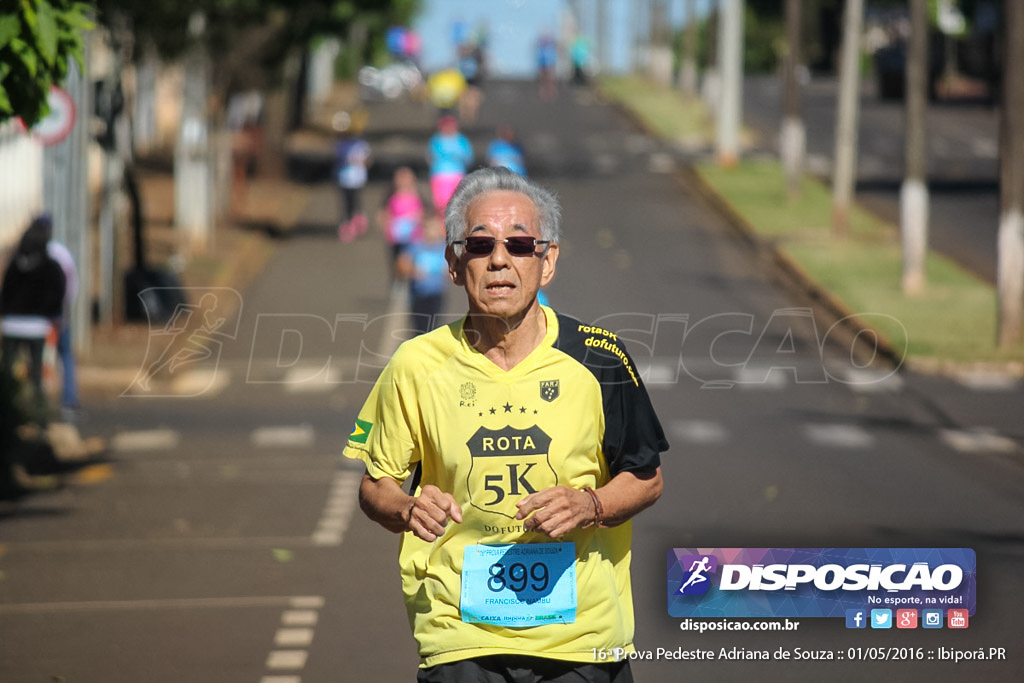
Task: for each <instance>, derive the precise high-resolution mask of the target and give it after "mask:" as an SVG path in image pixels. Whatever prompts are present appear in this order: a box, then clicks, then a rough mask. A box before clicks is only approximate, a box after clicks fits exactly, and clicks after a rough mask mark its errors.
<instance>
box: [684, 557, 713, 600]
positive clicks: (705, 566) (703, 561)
mask: <svg viewBox="0 0 1024 683" xmlns="http://www.w3.org/2000/svg"><path fill="white" fill-rule="evenodd" d="M679 563H680V565H681V566H683V567H689V569H688V570H687V571H686V575H685V576H684V577H683V584H682V585H681V586H680V587H679V594H680V595H704V594H705V593H707V592H708V588H711V580H710V577H709V576H708V574H714V573H715V571H717V569H718V558H717V557H715V556H714V555H686V556H684V557H680V558H679Z"/></svg>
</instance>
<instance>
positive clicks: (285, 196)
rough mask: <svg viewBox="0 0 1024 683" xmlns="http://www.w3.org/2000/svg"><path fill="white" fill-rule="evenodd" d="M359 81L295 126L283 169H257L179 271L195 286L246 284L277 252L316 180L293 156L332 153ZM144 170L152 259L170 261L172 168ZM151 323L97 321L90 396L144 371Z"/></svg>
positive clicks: (87, 359) (85, 371)
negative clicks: (294, 169) (336, 117)
mask: <svg viewBox="0 0 1024 683" xmlns="http://www.w3.org/2000/svg"><path fill="white" fill-rule="evenodd" d="M354 98H355V92H354V89H353V88H352V87H351V86H347V85H344V84H342V85H339V86H338V87H337V88H336V89H335V91H334V92H333V93H332V94H331V95H330V96H329V97H328V98H327V100H326V101H325V102H324V103H322V104H321V105H320V106H319V107H318V108H317V109H316V110H315V111H313V112H312V113H311V116H310V119H311V120H310V122H309V123H308V125H307V126H306V127H304V128H302V129H300V130H298V131H295V132H294V133H291V134H289V136H288V137H287V139H286V141H285V145H284V149H282V150H279V151H278V154H279V155H280V157H281V161H280V163H279V164H277V165H278V167H279V168H281V169H285V170H282V172H281V173H280V174H279V175H278V174H274V173H257V174H256V175H255V176H254V177H250V178H249V179H248V181H247V184H246V188H245V195H244V196H245V200H244V202H243V203H242V204H243V205H242V206H241V207H240V209H239V208H237V207H236V208H235V210H234V211H232V212H230V213H229V215H225V216H223V217H221V218H220V219H219V220H218V222H217V224H216V226H215V227H214V230H213V236H212V240H211V244H210V246H209V248H208V249H207V251H205V252H204V253H201V254H195V255H193V256H191V257H190V258H189V259H188V261H187V263H186V264H185V267H184V270H183V271H182V272H181V273H180V275H179V277H180V280H181V283H182V286H184V287H189V288H210V287H223V288H230V289H234V290H237V291H239V292H241V291H243V290H244V289H245V288H246V286H247V285H248V284H249V283H251V282H252V281H253V279H254V278H255V277H256V276H257V275H258V274H259V273H260V271H261V270H262V268H263V267H264V265H265V264H266V263H267V261H268V259H269V258H270V257H271V256H272V254H273V253H274V248H275V247H274V242H275V239H276V236H280V235H287V233H288V231H289V230H290V229H292V228H293V227H294V226H295V225H296V224H297V222H298V220H299V218H300V216H301V214H302V212H303V211H304V209H305V207H306V205H307V203H308V201H309V197H310V193H311V191H312V186H310V185H303V184H302V183H299V182H295V181H292V180H290V179H289V178H288V177H287V171H286V166H287V159H288V157H289V156H290V155H294V154H310V153H314V154H323V155H329V154H332V153H333V150H332V136H331V135H330V132H329V131H330V116H331V115H332V114H333V113H334V112H335V111H337V110H339V109H349V108H351V107H352V106H354V104H356V101H355V100H354ZM141 166H142V168H141V169H140V171H139V173H138V180H139V186H140V187H139V189H140V194H141V195H142V202H143V210H144V213H145V218H144V225H145V226H146V228H145V229H146V240H147V262H148V263H149V264H151V265H152V266H156V267H161V268H162V267H164V264H166V262H167V260H168V258H169V256H170V255H171V254H172V253H173V251H174V245H175V242H176V240H178V239H179V237H178V235H177V234H176V231H175V228H174V176H173V169H172V168H164V166H165V165H161V164H149V165H146V164H142V165H141ZM150 334H151V330H150V329H149V325H148V324H147V323H145V322H133V323H122V324H115V325H94V326H93V328H92V330H91V342H90V349H89V352H88V353H87V354H86V355H85V356H84V357H82V358H80V360H79V384H80V387H81V392H82V395H83V396H84V397H90V396H110V395H117V394H120V393H121V392H123V391H125V390H126V389H128V388H129V387H130V386H131V385H132V383H133V381H134V380H135V379H136V378H137V376H138V374H139V372H140V369H141V368H142V367H143V362H144V361H145V358H146V352H147V348H148V343H149V338H150Z"/></svg>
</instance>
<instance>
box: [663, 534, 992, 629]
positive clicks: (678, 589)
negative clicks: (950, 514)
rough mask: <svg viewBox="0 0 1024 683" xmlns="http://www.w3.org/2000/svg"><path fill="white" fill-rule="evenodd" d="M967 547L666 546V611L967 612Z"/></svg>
mask: <svg viewBox="0 0 1024 683" xmlns="http://www.w3.org/2000/svg"><path fill="white" fill-rule="evenodd" d="M975 565H976V558H975V553H974V551H973V550H971V549H970V548H674V549H673V550H671V551H670V552H669V553H668V613H669V614H670V615H671V616H674V617H798V616H799V617H847V616H848V615H849V614H850V613H851V610H862V611H864V612H865V613H866V612H869V611H870V610H873V609H875V610H884V609H889V610H896V609H898V608H906V609H914V610H921V609H925V608H935V609H949V608H958V609H962V610H965V611H966V613H967V614H969V615H973V614H974V610H975V605H976V598H975Z"/></svg>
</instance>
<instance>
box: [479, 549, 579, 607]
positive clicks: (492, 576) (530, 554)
mask: <svg viewBox="0 0 1024 683" xmlns="http://www.w3.org/2000/svg"><path fill="white" fill-rule="evenodd" d="M461 611H462V620H463V621H465V622H471V623H472V622H481V623H485V624H495V625H497V626H510V627H527V626H540V625H542V624H570V623H572V622H574V621H576V547H575V545H574V544H572V543H518V544H513V545H471V546H467V547H466V550H465V553H464V554H463V558H462V603H461Z"/></svg>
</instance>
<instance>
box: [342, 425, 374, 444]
mask: <svg viewBox="0 0 1024 683" xmlns="http://www.w3.org/2000/svg"><path fill="white" fill-rule="evenodd" d="M371 429H373V423H372V422H364V421H363V420H359V419H357V420H356V425H355V427H353V428H352V433H351V434H349V435H348V440H349V441H354V442H356V443H366V440H367V439H368V438H370V430H371Z"/></svg>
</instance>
